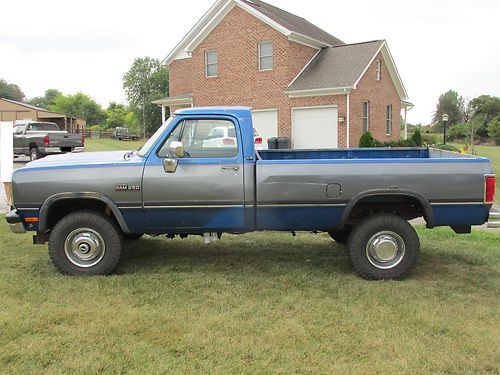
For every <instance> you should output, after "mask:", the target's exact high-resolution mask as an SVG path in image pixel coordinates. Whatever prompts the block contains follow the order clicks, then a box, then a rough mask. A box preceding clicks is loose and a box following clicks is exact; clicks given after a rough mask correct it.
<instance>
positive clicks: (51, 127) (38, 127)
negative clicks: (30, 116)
mask: <svg viewBox="0 0 500 375" xmlns="http://www.w3.org/2000/svg"><path fill="white" fill-rule="evenodd" d="M29 130H32V131H36V132H39V131H43V132H46V131H59V127H58V126H57V125H56V124H49V123H43V124H41V123H40V124H30V125H29Z"/></svg>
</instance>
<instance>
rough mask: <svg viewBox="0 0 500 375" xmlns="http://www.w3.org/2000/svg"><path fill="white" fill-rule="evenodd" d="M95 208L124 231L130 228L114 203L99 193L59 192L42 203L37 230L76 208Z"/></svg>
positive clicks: (45, 229) (42, 230)
mask: <svg viewBox="0 0 500 375" xmlns="http://www.w3.org/2000/svg"><path fill="white" fill-rule="evenodd" d="M82 209H86V210H95V211H98V212H102V213H104V214H106V215H107V216H109V217H111V218H112V219H114V220H115V222H116V223H117V224H118V226H119V227H120V228H121V230H122V231H123V232H124V233H130V230H129V228H128V226H127V223H126V222H125V219H124V218H123V215H122V214H121V212H120V210H119V209H118V207H117V206H116V204H115V203H114V202H113V201H112V200H111V199H110V198H108V197H107V196H106V195H104V194H99V193H59V194H55V195H52V196H51V197H49V198H48V199H47V200H46V201H45V202H44V203H43V205H42V207H41V209H40V215H39V229H38V230H39V231H40V232H45V231H47V230H49V229H51V228H53V227H54V225H55V224H56V223H57V222H58V221H59V220H60V219H61V218H62V217H64V216H66V215H67V214H69V213H71V212H74V211H78V210H82Z"/></svg>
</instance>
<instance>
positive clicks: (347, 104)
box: [346, 92, 351, 148]
mask: <svg viewBox="0 0 500 375" xmlns="http://www.w3.org/2000/svg"><path fill="white" fill-rule="evenodd" d="M346 97H347V98H346V101H347V103H346V107H347V128H346V139H347V140H346V147H347V148H349V143H350V142H349V137H350V136H351V134H350V133H351V94H350V92H348V93H347V95H346Z"/></svg>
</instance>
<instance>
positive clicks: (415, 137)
mask: <svg viewBox="0 0 500 375" xmlns="http://www.w3.org/2000/svg"><path fill="white" fill-rule="evenodd" d="M411 140H412V141H413V143H414V144H415V146H418V147H421V146H422V145H423V140H422V134H420V129H416V130H415V133H413V135H412V136H411Z"/></svg>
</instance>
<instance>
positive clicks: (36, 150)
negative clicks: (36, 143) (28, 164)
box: [30, 147, 42, 161]
mask: <svg viewBox="0 0 500 375" xmlns="http://www.w3.org/2000/svg"><path fill="white" fill-rule="evenodd" d="M33 154H35V156H36V157H35V158H34V159H33ZM41 156H42V154H41V153H40V151H39V150H38V149H37V148H36V147H34V148H32V149H31V150H30V160H31V161H35V160H38V159H40V158H41Z"/></svg>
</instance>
